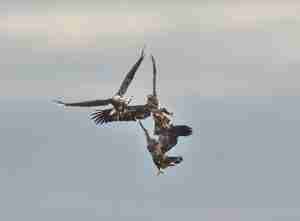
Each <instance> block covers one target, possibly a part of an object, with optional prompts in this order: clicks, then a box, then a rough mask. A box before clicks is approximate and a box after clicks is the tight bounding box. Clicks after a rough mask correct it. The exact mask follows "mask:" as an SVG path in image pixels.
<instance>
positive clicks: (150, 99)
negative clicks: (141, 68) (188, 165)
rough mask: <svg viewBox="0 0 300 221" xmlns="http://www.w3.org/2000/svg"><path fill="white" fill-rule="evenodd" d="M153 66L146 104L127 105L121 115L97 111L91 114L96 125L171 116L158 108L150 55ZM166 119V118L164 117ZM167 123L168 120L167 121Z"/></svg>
mask: <svg viewBox="0 0 300 221" xmlns="http://www.w3.org/2000/svg"><path fill="white" fill-rule="evenodd" d="M151 60H152V66H153V91H152V94H150V95H148V96H147V102H146V104H144V105H128V106H127V108H126V110H125V111H124V112H122V113H121V114H119V115H118V114H116V113H113V112H112V109H104V110H97V111H95V112H93V113H92V114H91V119H93V120H94V121H95V123H96V124H105V123H110V122H115V121H136V120H142V119H146V118H148V117H150V116H151V113H152V114H153V117H154V118H155V116H156V115H159V116H161V115H162V114H167V115H172V113H170V112H169V111H168V110H167V109H166V108H159V101H158V97H157V91H156V90H157V89H156V75H157V69H156V63H155V59H154V57H153V56H152V55H151ZM165 118H166V117H165ZM168 121H169V119H168Z"/></svg>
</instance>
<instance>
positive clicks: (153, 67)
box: [151, 55, 157, 96]
mask: <svg viewBox="0 0 300 221" xmlns="http://www.w3.org/2000/svg"><path fill="white" fill-rule="evenodd" d="M151 60H152V69H153V96H157V91H156V75H157V69H156V62H155V59H154V57H153V55H151Z"/></svg>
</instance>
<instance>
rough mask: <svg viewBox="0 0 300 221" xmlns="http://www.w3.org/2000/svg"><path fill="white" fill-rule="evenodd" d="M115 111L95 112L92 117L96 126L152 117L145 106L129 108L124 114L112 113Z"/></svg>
mask: <svg viewBox="0 0 300 221" xmlns="http://www.w3.org/2000/svg"><path fill="white" fill-rule="evenodd" d="M112 111H113V109H112V108H110V109H105V110H98V111H95V112H93V113H92V114H91V115H90V116H91V119H92V120H94V121H95V123H96V124H105V123H110V122H116V121H136V120H139V119H145V118H147V117H149V116H150V115H151V112H150V111H149V110H148V109H147V108H146V106H145V105H132V106H128V107H127V109H126V111H125V112H123V113H117V112H112Z"/></svg>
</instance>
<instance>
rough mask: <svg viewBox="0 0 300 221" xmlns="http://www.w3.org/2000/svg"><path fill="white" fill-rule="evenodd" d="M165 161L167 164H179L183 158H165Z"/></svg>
mask: <svg viewBox="0 0 300 221" xmlns="http://www.w3.org/2000/svg"><path fill="white" fill-rule="evenodd" d="M166 161H168V163H169V164H180V163H181V162H182V161H183V158H182V157H181V156H178V157H169V156H167V158H166Z"/></svg>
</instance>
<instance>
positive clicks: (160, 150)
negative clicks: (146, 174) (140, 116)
mask: <svg viewBox="0 0 300 221" xmlns="http://www.w3.org/2000/svg"><path fill="white" fill-rule="evenodd" d="M138 122H139V125H140V127H141V128H142V130H143V131H144V134H145V137H146V141H147V149H148V151H149V153H150V154H151V157H152V161H153V163H154V164H155V166H156V167H157V169H158V175H159V174H160V173H163V171H162V169H166V168H168V167H172V166H175V165H176V164H179V163H181V162H182V160H183V158H182V157H181V156H167V155H166V154H165V153H166V152H165V149H166V148H167V147H164V146H163V145H164V144H163V143H161V142H160V141H158V140H156V139H154V138H152V137H151V136H150V135H149V132H148V131H147V129H146V128H145V127H144V126H143V124H142V123H141V121H140V120H139V121H138Z"/></svg>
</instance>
